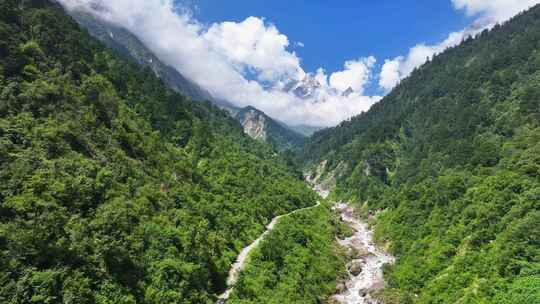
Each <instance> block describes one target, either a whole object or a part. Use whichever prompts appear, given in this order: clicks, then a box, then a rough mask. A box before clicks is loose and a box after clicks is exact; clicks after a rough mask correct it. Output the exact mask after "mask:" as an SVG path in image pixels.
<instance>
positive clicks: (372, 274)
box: [332, 203, 394, 304]
mask: <svg viewBox="0 0 540 304" xmlns="http://www.w3.org/2000/svg"><path fill="white" fill-rule="evenodd" d="M334 210H336V212H339V214H340V216H341V219H342V220H343V221H344V222H345V223H346V224H347V225H349V227H350V228H351V229H352V230H353V235H352V236H350V237H347V238H345V239H343V240H338V241H339V244H340V245H341V246H343V247H345V248H346V249H347V250H348V255H349V257H350V258H351V261H350V262H349V264H348V265H347V270H348V273H349V278H348V279H347V280H346V281H345V282H339V283H338V288H337V289H338V293H337V294H336V295H334V296H333V297H332V299H333V300H334V302H337V303H344V304H376V303H377V304H378V302H377V300H376V299H374V298H373V297H372V293H373V292H374V291H377V290H380V289H382V288H384V278H383V271H382V267H383V266H384V265H385V264H389V263H393V262H394V257H392V256H391V255H390V254H388V253H386V252H384V250H382V249H380V248H378V247H377V246H376V245H375V244H374V242H373V231H371V230H370V229H369V226H368V225H367V223H365V222H363V221H362V220H360V219H359V218H358V217H357V216H355V214H354V209H353V208H352V207H350V206H349V205H347V204H343V203H340V204H336V206H335V207H334Z"/></svg>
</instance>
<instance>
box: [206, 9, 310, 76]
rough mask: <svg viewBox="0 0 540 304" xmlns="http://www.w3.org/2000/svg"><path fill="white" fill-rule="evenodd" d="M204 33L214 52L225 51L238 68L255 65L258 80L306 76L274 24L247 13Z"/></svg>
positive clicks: (226, 56) (214, 26) (253, 66)
mask: <svg viewBox="0 0 540 304" xmlns="http://www.w3.org/2000/svg"><path fill="white" fill-rule="evenodd" d="M203 37H204V39H206V40H207V41H208V44H209V46H210V47H211V48H212V49H213V50H214V51H215V52H216V53H218V54H222V55H224V56H223V57H224V58H223V59H224V60H229V61H230V62H231V63H232V64H234V65H237V66H240V67H241V69H247V68H253V69H255V70H256V72H257V74H258V77H259V80H261V81H270V82H274V81H277V80H280V79H298V78H302V77H304V76H305V73H304V71H303V70H302V69H301V68H300V59H298V57H297V56H296V54H294V53H290V52H288V51H287V47H288V46H289V40H288V39H287V36H285V35H283V34H281V33H280V32H279V31H278V30H277V28H276V27H275V26H273V25H266V24H265V23H264V20H263V19H260V18H255V17H249V18H247V19H246V20H244V21H243V22H240V23H235V22H223V23H219V24H214V25H212V26H211V27H210V28H209V29H208V31H207V32H206V33H204V34H203Z"/></svg>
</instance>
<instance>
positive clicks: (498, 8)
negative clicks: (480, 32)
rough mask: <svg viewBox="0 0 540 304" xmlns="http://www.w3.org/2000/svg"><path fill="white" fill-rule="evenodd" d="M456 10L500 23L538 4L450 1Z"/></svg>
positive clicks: (523, 0)
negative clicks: (462, 10)
mask: <svg viewBox="0 0 540 304" xmlns="http://www.w3.org/2000/svg"><path fill="white" fill-rule="evenodd" d="M452 3H453V4H454V7H455V8H456V9H464V10H465V11H466V12H467V14H468V15H469V16H474V15H477V14H482V16H481V18H482V19H485V20H487V21H489V22H502V21H506V20H508V19H510V18H511V17H513V16H515V15H516V14H517V13H519V12H521V11H523V10H526V9H528V8H530V7H532V6H533V5H535V4H538V3H540V1H538V0H452Z"/></svg>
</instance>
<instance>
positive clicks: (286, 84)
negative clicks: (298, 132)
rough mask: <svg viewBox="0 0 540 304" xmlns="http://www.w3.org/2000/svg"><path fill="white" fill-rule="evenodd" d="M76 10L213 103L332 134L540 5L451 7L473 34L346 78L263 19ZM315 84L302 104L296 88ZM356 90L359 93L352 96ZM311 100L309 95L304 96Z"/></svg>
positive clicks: (79, 0) (149, 2)
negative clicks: (437, 59) (208, 20)
mask: <svg viewBox="0 0 540 304" xmlns="http://www.w3.org/2000/svg"><path fill="white" fill-rule="evenodd" d="M57 1H58V2H60V3H61V4H62V5H63V6H64V7H66V8H67V9H69V10H84V11H86V12H89V13H92V14H94V15H96V16H98V17H100V18H103V19H105V20H107V21H109V22H111V23H114V24H116V25H118V26H121V27H124V28H126V29H127V30H129V31H131V32H132V33H134V34H135V35H136V36H137V37H138V38H139V39H140V40H141V41H142V42H143V43H144V44H145V45H146V46H147V47H148V48H149V49H150V50H152V51H153V52H154V53H155V54H156V55H157V56H158V57H159V58H160V59H161V60H162V61H164V62H165V63H167V64H169V65H171V66H172V67H174V68H176V69H177V70H178V71H179V72H180V73H182V74H183V75H185V76H187V77H188V78H190V79H191V80H193V81H194V82H196V83H197V84H199V85H201V86H202V87H204V88H205V89H207V90H208V91H209V92H210V93H211V94H212V95H213V96H214V97H216V98H218V99H223V100H227V101H228V102H230V103H232V104H234V105H236V106H238V107H245V106H248V105H251V106H254V107H256V108H258V109H260V110H262V111H264V112H266V113H267V114H268V115H270V116H272V117H274V118H277V119H279V120H282V121H284V122H286V123H288V124H290V125H311V126H320V127H328V126H334V125H336V124H338V123H340V122H341V121H343V120H346V119H348V118H350V117H352V116H355V115H357V114H359V113H361V112H364V111H367V110H368V109H369V108H370V107H371V106H372V105H373V104H375V103H376V102H378V101H379V100H380V99H381V97H380V96H369V95H368V94H366V88H368V87H372V85H373V82H375V86H377V85H378V87H379V88H380V90H381V91H382V92H389V91H390V90H391V89H392V88H394V87H395V86H396V85H397V84H398V83H399V82H400V81H401V80H402V79H404V78H405V77H407V76H408V75H410V73H411V72H412V71H413V70H414V69H415V68H416V67H418V66H420V65H422V64H423V63H425V62H426V60H427V59H428V58H431V57H433V56H434V55H435V54H437V53H440V52H442V51H444V50H445V49H447V48H449V47H453V46H456V45H458V44H459V43H461V42H462V41H463V40H464V39H465V38H466V37H468V36H471V35H476V34H477V33H479V32H481V31H482V30H484V29H486V28H490V27H492V26H493V25H495V24H496V23H497V22H503V21H506V20H508V19H509V18H510V17H512V16H514V15H515V14H517V13H519V12H520V11H523V10H525V9H527V8H528V7H530V6H532V5H534V4H536V3H539V2H540V0H447V1H452V4H453V6H454V8H455V9H456V10H460V11H463V12H464V13H465V14H467V15H469V16H473V17H474V19H475V22H474V23H473V24H472V25H471V26H469V27H468V28H466V29H463V30H461V31H456V32H453V33H450V34H449V35H448V37H447V38H446V39H445V40H444V41H441V42H439V43H436V44H426V43H419V44H417V45H416V46H414V47H412V48H410V49H409V51H408V53H407V54H405V55H402V56H397V57H395V58H389V59H386V60H383V61H382V64H381V65H379V66H377V64H376V63H377V59H376V58H375V57H373V56H365V54H359V55H363V56H365V57H359V58H356V59H352V60H348V61H346V62H345V63H344V65H343V70H342V71H336V72H333V73H327V72H326V70H325V69H324V68H322V67H321V68H319V69H317V70H316V71H312V72H309V71H304V69H303V68H302V66H301V63H302V62H301V58H299V57H298V56H297V54H296V53H295V52H294V51H293V50H292V49H295V48H298V47H304V44H303V43H301V42H291V41H289V39H288V37H287V36H286V35H285V34H284V33H281V32H280V31H279V29H278V27H277V26H276V25H273V24H271V23H269V22H267V21H266V20H265V19H264V18H259V17H248V18H246V19H245V20H243V21H241V22H221V23H214V24H210V25H204V24H201V23H200V22H198V21H197V20H195V19H194V18H193V17H192V15H191V14H190V13H189V10H186V9H179V8H178V7H175V5H174V2H173V0H114V1H110V0H57ZM302 83H304V84H305V83H307V84H313V83H315V84H316V85H313V86H312V87H311V88H310V89H309V90H308V91H306V92H308V94H304V95H303V96H299V94H297V93H295V90H294V89H292V90H291V89H290V88H291V87H293V88H294V86H295V85H298V84H302ZM351 90H352V91H351ZM302 92H304V91H302Z"/></svg>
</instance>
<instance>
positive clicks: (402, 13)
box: [191, 0, 474, 94]
mask: <svg viewBox="0 0 540 304" xmlns="http://www.w3.org/2000/svg"><path fill="white" fill-rule="evenodd" d="M193 4H195V6H193ZM191 7H195V8H196V9H194V15H195V17H196V18H197V19H198V20H199V21H201V22H203V23H207V24H209V23H216V22H223V21H234V22H241V21H243V20H244V19H246V18H247V17H249V16H255V17H263V18H264V19H265V20H266V21H267V22H269V23H272V24H274V25H275V26H276V27H277V28H278V29H279V31H280V32H281V33H283V34H285V35H287V37H288V38H289V40H290V42H291V44H293V43H295V42H301V43H303V44H304V45H305V46H304V47H295V46H292V47H291V48H290V49H291V50H293V51H295V52H296V53H297V54H298V56H299V57H300V58H301V60H302V66H303V67H304V69H305V70H306V71H310V72H313V71H315V70H316V69H317V68H319V67H323V68H325V69H326V70H327V72H330V73H332V72H335V71H339V70H341V69H343V63H344V62H345V61H346V60H351V59H355V58H360V57H367V56H375V57H376V58H378V59H379V62H378V63H377V65H378V66H380V65H382V63H384V61H382V59H383V58H394V57H397V56H400V55H403V54H406V53H407V52H408V50H409V48H410V47H412V46H414V45H416V44H418V43H420V42H425V43H427V44H434V43H437V42H439V41H442V40H444V39H446V37H447V36H448V34H449V33H451V32H455V31H459V30H461V29H463V28H465V27H466V26H467V25H469V24H470V23H471V22H472V20H473V19H474V17H471V16H467V15H466V14H464V12H463V11H457V10H456V9H455V8H454V7H453V5H452V3H451V1H445V0H435V1H434V0H429V1H428V0H391V1H390V0H385V1H358V0H340V1H324V0H311V1H308V0H273V1H267V0H265V1H263V0H230V1H216V0H193V1H192V2H191ZM367 93H373V94H375V93H380V90H377V85H376V84H372V85H370V86H369V88H368V90H367Z"/></svg>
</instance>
